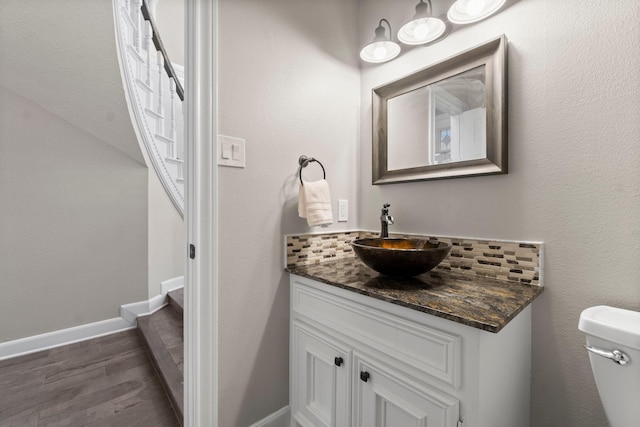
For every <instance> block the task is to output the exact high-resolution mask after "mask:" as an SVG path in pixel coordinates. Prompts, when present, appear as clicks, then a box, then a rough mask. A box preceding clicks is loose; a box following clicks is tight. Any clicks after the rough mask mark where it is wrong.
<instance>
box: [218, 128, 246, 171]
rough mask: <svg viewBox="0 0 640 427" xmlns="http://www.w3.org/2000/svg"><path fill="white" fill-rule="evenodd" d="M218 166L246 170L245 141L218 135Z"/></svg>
mask: <svg viewBox="0 0 640 427" xmlns="http://www.w3.org/2000/svg"><path fill="white" fill-rule="evenodd" d="M218 164H219V165H220V166H229V167H232V168H244V167H245V164H246V157H245V143H244V139H242V138H234V137H232V136H226V135H218Z"/></svg>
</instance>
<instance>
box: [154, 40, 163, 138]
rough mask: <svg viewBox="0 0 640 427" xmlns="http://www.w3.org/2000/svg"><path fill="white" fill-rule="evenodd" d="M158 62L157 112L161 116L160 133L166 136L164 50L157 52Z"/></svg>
mask: <svg viewBox="0 0 640 427" xmlns="http://www.w3.org/2000/svg"><path fill="white" fill-rule="evenodd" d="M156 64H157V65H158V92H157V93H156V97H157V100H158V102H157V104H156V112H157V113H158V115H159V116H160V117H161V118H160V119H159V125H158V129H159V131H158V134H160V135H163V136H164V118H163V114H164V112H163V110H164V107H163V105H162V103H163V102H164V100H163V95H164V85H163V84H162V80H163V77H164V75H165V74H164V57H163V56H162V52H158V53H157V56H156Z"/></svg>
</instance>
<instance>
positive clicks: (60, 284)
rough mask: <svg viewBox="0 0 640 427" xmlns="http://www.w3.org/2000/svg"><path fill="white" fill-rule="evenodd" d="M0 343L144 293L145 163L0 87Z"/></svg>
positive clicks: (100, 316) (111, 310)
mask: <svg viewBox="0 0 640 427" xmlns="http://www.w3.org/2000/svg"><path fill="white" fill-rule="evenodd" d="M0 292H1V295H2V297H1V298H0V342H4V341H10V340H14V339H18V338H23V337H27V336H31V335H36V334H40V333H45V332H50V331H55V330H58V329H64V328H68V327H72V326H78V325H81V324H85V323H90V322H95V321H99V320H104V319H109V318H113V317H118V316H119V311H118V310H119V307H120V305H121V304H124V303H128V302H135V301H141V300H144V299H147V169H146V168H145V167H144V166H143V165H141V164H140V163H139V162H137V161H135V160H134V159H132V158H131V157H130V156H128V155H126V154H124V153H123V152H122V151H119V150H116V149H115V148H113V147H111V146H109V145H107V144H105V143H104V142H102V141H100V140H98V139H97V138H95V137H94V136H92V135H90V134H89V133H87V132H85V131H83V130H81V129H78V128H77V127H75V126H74V125H72V124H71V123H69V122H67V121H65V120H63V119H61V118H60V117H58V116H56V115H54V114H52V113H49V112H48V111H46V110H44V109H43V108H41V107H39V106H38V105H37V104H35V103H33V102H31V101H29V100H27V99H26V98H24V97H22V96H20V95H18V94H16V93H14V92H11V91H10V90H8V89H6V88H5V87H2V86H0Z"/></svg>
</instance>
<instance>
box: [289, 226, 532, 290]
mask: <svg viewBox="0 0 640 427" xmlns="http://www.w3.org/2000/svg"><path fill="white" fill-rule="evenodd" d="M377 236H378V233H375V232H371V231H343V232H335V233H324V234H298V235H287V236H285V245H286V254H285V256H286V266H287V267H289V268H291V267H294V266H300V265H310V264H319V263H322V262H327V261H335V260H339V259H344V258H353V257H355V256H356V254H355V253H354V252H353V249H352V248H351V244H350V243H351V242H352V241H353V240H355V239H361V238H366V237H377ZM389 237H418V238H430V239H433V240H439V241H442V242H447V243H450V244H451V246H452V248H451V252H450V253H449V255H448V256H447V258H445V259H444V261H442V263H440V265H438V267H436V268H437V269H441V270H442V269H444V270H450V271H454V272H458V273H462V274H465V275H474V276H482V277H493V278H496V279H498V280H506V281H512V282H519V283H527V284H531V285H537V286H541V285H542V282H541V274H540V273H541V268H540V267H541V252H542V244H541V243H531V242H505V241H498V240H484V239H467V238H458V237H441V236H438V237H431V236H424V235H417V234H402V233H390V236H389Z"/></svg>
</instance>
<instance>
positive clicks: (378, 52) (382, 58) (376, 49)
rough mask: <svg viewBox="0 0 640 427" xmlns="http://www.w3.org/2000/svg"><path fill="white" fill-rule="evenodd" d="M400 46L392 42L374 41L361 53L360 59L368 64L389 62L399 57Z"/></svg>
mask: <svg viewBox="0 0 640 427" xmlns="http://www.w3.org/2000/svg"><path fill="white" fill-rule="evenodd" d="M399 53H400V46H399V45H398V43H395V42H392V41H391V40H380V41H374V42H371V43H369V44H368V45H366V46H365V47H363V48H362V50H361V51H360V58H362V60H363V61H366V62H372V63H374V64H379V63H381V62H387V61H390V60H392V59H393V58H395V57H396V56H398V54H399Z"/></svg>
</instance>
